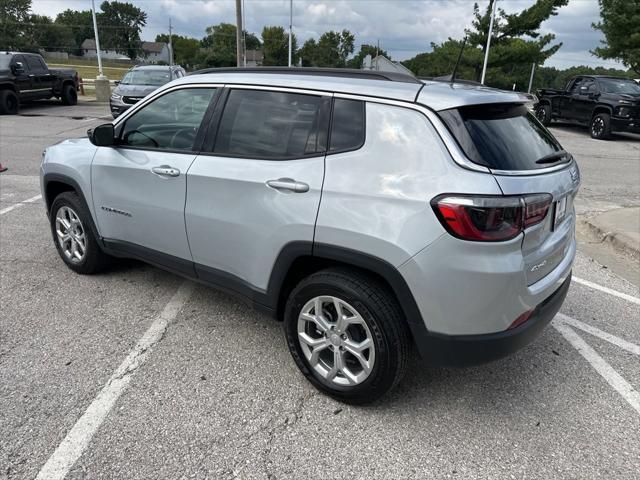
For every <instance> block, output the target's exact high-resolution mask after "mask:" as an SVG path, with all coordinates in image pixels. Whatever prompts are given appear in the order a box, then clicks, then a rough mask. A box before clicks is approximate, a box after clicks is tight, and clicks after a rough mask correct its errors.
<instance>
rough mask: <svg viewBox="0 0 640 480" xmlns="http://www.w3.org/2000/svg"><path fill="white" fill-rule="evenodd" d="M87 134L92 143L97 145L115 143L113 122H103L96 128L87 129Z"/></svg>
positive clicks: (109, 145)
mask: <svg viewBox="0 0 640 480" xmlns="http://www.w3.org/2000/svg"><path fill="white" fill-rule="evenodd" d="M87 136H88V137H89V140H91V143H93V144H94V145H95V146H97V147H111V146H113V145H114V144H115V133H114V130H113V123H103V124H102V125H98V126H97V127H95V128H91V129H89V130H87Z"/></svg>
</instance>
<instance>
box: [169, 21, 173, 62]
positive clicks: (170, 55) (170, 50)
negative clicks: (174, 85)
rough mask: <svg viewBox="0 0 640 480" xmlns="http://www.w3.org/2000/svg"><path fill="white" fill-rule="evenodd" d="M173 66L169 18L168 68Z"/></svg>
mask: <svg viewBox="0 0 640 480" xmlns="http://www.w3.org/2000/svg"><path fill="white" fill-rule="evenodd" d="M172 65H173V35H172V34H171V17H169V66H172Z"/></svg>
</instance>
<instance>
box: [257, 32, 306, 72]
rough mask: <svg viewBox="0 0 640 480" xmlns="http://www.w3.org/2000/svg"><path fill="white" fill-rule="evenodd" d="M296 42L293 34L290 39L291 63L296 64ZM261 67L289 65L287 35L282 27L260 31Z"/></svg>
mask: <svg viewBox="0 0 640 480" xmlns="http://www.w3.org/2000/svg"><path fill="white" fill-rule="evenodd" d="M297 50H298V42H297V39H296V36H295V34H294V35H293V36H292V39H291V61H292V63H293V64H295V63H296V62H297V53H296V52H297ZM262 51H263V54H264V60H263V65H265V66H269V65H281V66H286V65H288V64H289V33H288V32H286V31H285V29H284V28H282V27H264V28H263V29H262Z"/></svg>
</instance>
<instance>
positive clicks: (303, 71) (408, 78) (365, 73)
mask: <svg viewBox="0 0 640 480" xmlns="http://www.w3.org/2000/svg"><path fill="white" fill-rule="evenodd" d="M203 73H265V74H270V73H271V74H281V75H310V76H318V77H347V78H363V79H368V80H386V81H390V82H403V83H422V82H421V81H420V80H418V79H417V78H416V77H414V76H413V75H409V74H407V73H400V72H385V71H381V70H357V69H355V68H315V67H293V68H289V67H249V68H243V67H225V68H205V69H203V70H197V71H195V72H192V73H190V74H189V75H201V74H203Z"/></svg>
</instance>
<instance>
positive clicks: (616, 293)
mask: <svg viewBox="0 0 640 480" xmlns="http://www.w3.org/2000/svg"><path fill="white" fill-rule="evenodd" d="M573 281H574V282H576V283H579V284H580V285H584V286H585V287H589V288H593V289H594V290H600V291H601V292H604V293H608V294H609V295H613V296H614V297H619V298H623V299H625V300H626V301H628V302H631V303H635V304H636V305H640V298H638V297H634V296H633V295H628V294H626V293H622V292H619V291H617V290H613V289H612V288H608V287H603V286H602V285H598V284H597V283H593V282H590V281H589V280H585V279H583V278H578V277H573Z"/></svg>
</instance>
